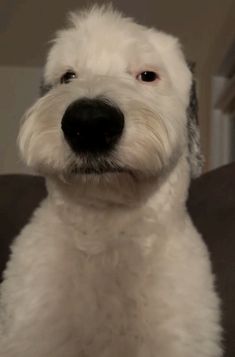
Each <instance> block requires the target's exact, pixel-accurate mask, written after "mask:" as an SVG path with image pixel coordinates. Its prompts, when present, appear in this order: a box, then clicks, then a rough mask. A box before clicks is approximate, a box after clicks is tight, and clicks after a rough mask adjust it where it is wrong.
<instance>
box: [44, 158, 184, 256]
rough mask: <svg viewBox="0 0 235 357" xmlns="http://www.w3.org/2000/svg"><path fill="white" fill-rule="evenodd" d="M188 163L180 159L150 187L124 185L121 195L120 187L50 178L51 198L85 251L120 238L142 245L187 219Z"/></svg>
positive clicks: (169, 233) (167, 233)
mask: <svg viewBox="0 0 235 357" xmlns="http://www.w3.org/2000/svg"><path fill="white" fill-rule="evenodd" d="M185 165H187V163H186V161H185V160H181V162H179V163H178V164H177V165H176V166H175V168H174V169H173V170H172V171H171V172H170V173H169V174H168V176H167V179H166V178H165V179H162V182H161V181H160V180H159V182H154V183H153V182H151V181H150V182H148V184H146V187H143V184H142V185H140V187H139V188H138V187H135V188H133V187H131V186H130V190H129V191H128V194H127V193H123V191H122V190H123V189H124V188H125V187H120V190H121V193H122V194H121V195H120V193H119V192H118V190H116V191H114V192H113V191H109V190H108V189H107V190H108V191H107V190H106V191H105V192H100V191H98V192H97V187H96V188H95V189H94V188H93V187H92V188H93V190H92V189H90V190H89V188H88V187H86V186H85V187H84V186H81V187H76V186H75V187H74V185H71V184H66V183H62V182H60V181H59V180H55V179H51V178H50V179H48V191H49V204H51V205H52V209H53V210H54V212H55V214H56V215H57V216H58V217H59V220H60V221H62V222H63V227H66V230H67V234H68V235H69V236H71V237H75V238H74V239H75V244H76V246H77V248H78V249H79V250H80V251H83V252H86V254H97V253H99V252H101V251H103V250H104V249H106V248H107V247H109V246H110V245H113V244H116V243H115V242H120V241H122V239H121V238H125V239H128V240H129V239H133V238H131V237H135V238H134V239H135V242H138V244H140V245H141V246H142V245H145V244H147V245H148V244H150V243H149V239H150V238H151V237H153V236H154V237H155V238H156V237H161V236H164V237H166V236H169V237H170V236H172V234H174V232H172V229H173V230H174V229H178V230H181V228H182V227H181V226H182V224H184V223H183V222H185V220H184V216H185V214H186V212H185V201H186V197H187V191H188V182H189V174H188V170H187V169H186V167H185ZM127 187H129V185H128V186H127ZM137 188H138V189H137ZM141 189H142V190H143V191H141ZM124 192H125V190H124ZM136 195H138V196H136ZM127 198H128V199H127ZM169 218H170V221H169ZM176 227H177V228H176ZM163 231H164V233H162V232H163ZM125 232H128V234H127V235H126V233H125ZM146 232H148V234H146ZM120 239H121V240H120ZM125 239H124V240H125Z"/></svg>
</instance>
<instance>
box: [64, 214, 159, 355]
mask: <svg viewBox="0 0 235 357" xmlns="http://www.w3.org/2000/svg"><path fill="white" fill-rule="evenodd" d="M154 230H155V229H154V224H153V221H151V219H148V220H142V221H141V223H140V222H137V221H136V222H135V224H133V225H131V226H130V225H129V224H123V225H117V224H116V226H115V225H114V224H113V225H107V226H106V227H104V226H102V225H96V226H95V224H94V225H93V226H90V227H88V225H86V224H81V226H80V228H79V230H78V231H77V232H76V234H75V232H74V233H73V234H72V237H70V239H71V241H72V246H73V254H71V252H69V256H70V261H71V262H70V265H69V268H68V271H67V277H66V280H67V282H68V284H69V294H68V298H67V299H66V308H67V309H68V314H67V315H68V316H70V324H71V326H72V330H73V334H74V335H75V336H76V334H77V336H79V338H80V339H81V340H82V341H83V345H84V346H86V349H87V350H89V353H88V352H87V353H88V355H89V356H90V355H92V351H93V349H94V351H97V350H99V349H104V350H105V348H106V347H107V346H108V344H109V345H110V344H112V343H115V344H118V345H119V343H120V344H121V345H122V348H123V349H124V351H126V350H127V349H128V348H134V346H136V344H139V343H141V340H142V339H145V340H146V339H147V340H149V339H151V335H152V333H151V330H152V326H153V325H156V322H157V319H158V318H159V312H160V310H161V308H160V307H159V311H157V310H158V308H157V306H156V301H157V300H158V299H159V297H158V296H157V295H158V288H157V282H158V281H159V278H161V274H160V273H159V271H160V269H158V267H159V264H161V259H160V257H162V255H163V254H164V249H165V246H164V244H163V241H162V239H163V240H164V237H162V239H161V237H157V235H156V232H155V231H154ZM71 257H72V259H71ZM153 311H154V313H153ZM115 341H116V342H115ZM117 341H119V342H118V343H117ZM105 346H106V347H105ZM124 346H125V348H124ZM110 348H111V347H110ZM115 351H117V346H116V347H115ZM102 353H103V352H102ZM119 353H122V352H121V350H120V351H119ZM104 355H105V354H104ZM130 355H132V352H131V351H130ZM102 356H103V354H102Z"/></svg>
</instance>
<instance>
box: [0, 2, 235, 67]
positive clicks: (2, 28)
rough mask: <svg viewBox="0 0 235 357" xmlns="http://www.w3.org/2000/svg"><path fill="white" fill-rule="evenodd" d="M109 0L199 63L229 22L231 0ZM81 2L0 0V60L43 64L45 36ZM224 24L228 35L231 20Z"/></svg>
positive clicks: (233, 5) (234, 9) (233, 11)
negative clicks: (178, 44) (177, 40)
mask: <svg viewBox="0 0 235 357" xmlns="http://www.w3.org/2000/svg"><path fill="white" fill-rule="evenodd" d="M99 2H101V1H96V3H99ZM103 2H104V1H102V3H103ZM89 3H90V1H89ZM113 4H114V5H115V7H117V8H118V9H120V10H121V11H123V12H124V13H126V14H127V15H129V16H132V17H135V18H136V19H137V21H139V22H141V23H143V24H146V25H148V26H155V27H157V28H159V29H161V30H164V31H167V32H169V33H173V34H175V35H176V36H178V37H180V39H181V41H182V42H183V46H184V49H185V52H186V55H187V57H188V58H189V59H191V60H194V61H196V62H197V65H198V67H199V68H201V67H202V66H203V64H204V63H205V61H206V60H207V58H208V53H209V52H210V51H211V50H212V49H213V47H214V45H215V43H216V40H217V38H218V36H219V34H220V33H221V31H222V30H223V29H224V28H226V26H227V24H231V23H234V22H232V21H233V19H231V16H233V17H234V14H235V2H234V0H223V1H222V0H176V1H173V0H157V1H156V0H145V1H136V0H128V1H127V0H114V1H113ZM84 5H86V1H82V0H40V1H37V0H34V1H33V0H0V48H1V56H0V65H2V66H3V65H7V66H9V65H15V66H42V65H43V62H44V58H45V54H46V51H47V49H48V41H49V40H50V39H51V38H52V37H53V34H54V32H55V31H56V30H57V29H58V28H60V27H61V26H63V24H64V23H65V14H66V13H67V12H68V11H70V10H73V9H79V8H81V7H84ZM229 26H230V27H231V29H230V30H229V36H232V37H233V36H234V35H235V26H233V25H232V26H231V25H229ZM233 31H234V33H233V34H231V32H233ZM225 40H226V39H225ZM225 42H226V41H225Z"/></svg>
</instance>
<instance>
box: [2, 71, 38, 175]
mask: <svg viewBox="0 0 235 357" xmlns="http://www.w3.org/2000/svg"><path fill="white" fill-rule="evenodd" d="M0 78H1V83H0V92H1V95H0V174H3V173H19V172H21V173H23V172H28V170H27V169H26V168H25V166H24V164H23V163H22V162H21V161H20V158H19V155H18V149H17V146H16V139H17V134H18V129H19V122H20V118H21V117H22V115H23V113H24V111H25V110H26V109H27V108H28V107H29V106H30V105H31V104H32V103H33V101H34V100H35V99H36V98H37V97H38V95H39V86H40V79H41V69H40V68H33V67H0Z"/></svg>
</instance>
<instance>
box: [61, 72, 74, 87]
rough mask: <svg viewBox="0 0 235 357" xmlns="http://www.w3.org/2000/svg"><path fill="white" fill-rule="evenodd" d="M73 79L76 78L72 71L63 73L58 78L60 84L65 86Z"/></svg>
mask: <svg viewBox="0 0 235 357" xmlns="http://www.w3.org/2000/svg"><path fill="white" fill-rule="evenodd" d="M75 78H77V74H76V73H75V72H74V71H71V70H69V71H67V72H65V73H64V74H63V76H62V77H61V78H60V83H61V84H67V83H69V82H71V81H72V80H73V79H75Z"/></svg>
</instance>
